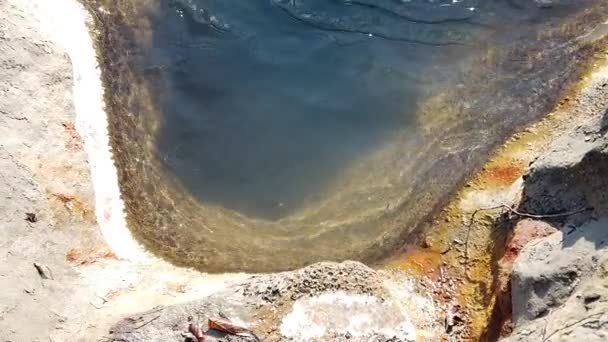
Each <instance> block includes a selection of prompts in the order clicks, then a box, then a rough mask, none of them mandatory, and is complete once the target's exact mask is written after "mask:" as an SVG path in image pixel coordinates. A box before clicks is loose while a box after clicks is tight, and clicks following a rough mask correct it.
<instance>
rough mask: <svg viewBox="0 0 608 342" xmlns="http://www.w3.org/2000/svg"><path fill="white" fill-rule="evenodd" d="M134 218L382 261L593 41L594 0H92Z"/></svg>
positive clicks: (212, 240)
mask: <svg viewBox="0 0 608 342" xmlns="http://www.w3.org/2000/svg"><path fill="white" fill-rule="evenodd" d="M90 4H93V5H94V6H92V7H94V8H97V6H98V5H99V4H102V5H103V6H104V10H103V11H98V13H97V16H98V17H97V18H98V20H99V23H100V27H101V28H102V34H101V36H100V42H99V43H100V49H101V51H102V54H103V55H104V57H103V60H102V65H103V67H104V75H105V76H104V77H105V84H106V89H108V90H109V91H108V95H107V99H106V101H107V102H108V111H109V112H110V113H109V115H110V128H111V134H112V138H113V147H114V152H115V157H116V163H117V166H118V169H119V175H120V179H121V189H122V191H123V197H124V199H125V202H126V204H127V212H128V219H129V223H130V226H131V229H132V231H133V232H134V234H135V236H136V237H137V238H138V239H139V240H140V241H141V242H143V243H144V244H145V245H146V246H148V247H149V248H150V249H151V250H153V251H155V252H157V253H159V254H160V255H162V256H164V257H167V258H168V259H170V260H172V261H174V262H176V263H179V264H182V265H188V266H194V267H197V268H199V269H202V270H206V271H234V270H249V271H270V270H281V269H289V268H294V267H298V266H302V265H304V264H307V263H311V262H314V261H319V260H343V259H359V260H363V261H376V260H379V259H381V258H383V257H384V256H386V255H388V254H390V253H391V252H393V251H395V250H396V249H398V247H399V246H400V245H401V244H402V243H403V241H404V240H405V239H407V236H408V234H409V233H410V232H412V231H413V230H414V229H415V228H417V227H419V226H420V224H421V223H423V222H424V221H425V220H426V219H428V218H429V217H430V216H431V215H432V214H433V213H434V212H435V211H436V210H437V208H439V207H440V206H441V205H442V204H443V203H444V202H445V200H446V199H447V197H449V195H450V193H451V192H452V191H454V189H456V188H457V186H458V185H459V184H460V183H461V182H462V180H463V179H464V178H466V177H467V176H468V175H469V174H470V173H471V172H472V171H473V170H475V168H476V167H477V166H478V165H479V164H480V163H481V162H482V161H483V159H484V157H485V156H486V155H487V153H488V151H490V150H491V149H492V148H493V147H494V146H496V144H497V143H500V142H501V141H502V140H503V139H504V138H506V136H508V134H510V133H511V132H513V131H514V130H515V129H517V128H519V127H521V125H523V124H525V123H526V122H530V121H531V120H535V119H537V118H539V117H540V116H542V114H543V113H545V112H546V111H547V110H548V109H549V108H550V107H551V106H552V104H553V103H554V102H555V100H556V98H557V97H558V95H559V93H560V91H562V90H564V89H565V85H567V83H568V81H569V80H571V79H573V78H574V77H575V76H576V74H577V71H578V69H577V68H578V67H579V66H580V63H581V62H583V61H584V59H585V57H586V56H587V55H589V52H590V48H589V46H588V41H585V40H584V39H583V38H582V37H583V35H584V34H585V33H587V32H589V31H590V30H592V29H593V28H594V27H595V25H596V24H597V23H599V22H601V21H603V20H605V19H604V18H605V14H606V13H607V12H608V8H607V7H608V5H605V4H602V3H601V1H592V0H588V1H577V2H574V1H561V2H556V4H555V5H552V6H538V5H537V4H536V3H535V2H533V1H523V0H521V1H518V0H510V1H507V0H487V1H482V0H476V1H472V0H459V1H455V0H449V1H443V0H433V1H431V0H411V1H396V0H352V1H350V0H334V1H329V0H263V1H262V0H260V1H257V0H256V1H253V0H251V1H239V0H235V1H228V0H223V1H220V0H172V1H149V0H138V1H131V2H107V3H104V1H101V2H95V1H91V2H90Z"/></svg>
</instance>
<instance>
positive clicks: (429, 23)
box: [154, 0, 478, 219]
mask: <svg viewBox="0 0 608 342" xmlns="http://www.w3.org/2000/svg"><path fill="white" fill-rule="evenodd" d="M476 5H477V2H476V1H462V2H461V3H458V4H457V6H455V5H454V4H452V2H451V1H450V2H447V1H440V2H424V3H423V2H419V1H417V2H412V3H411V5H408V4H407V3H405V2H401V3H400V2H397V1H375V2H374V1H321V0H316V1H283V0H272V1H270V0H268V1H241V0H236V1H226V0H225V1H203V0H197V1H171V2H167V3H166V4H165V6H163V7H162V10H161V12H160V13H159V16H158V17H157V18H156V25H157V26H156V27H155V29H154V31H155V32H156V33H157V34H156V36H155V38H154V39H155V40H154V48H155V50H156V51H157V52H158V53H159V56H157V58H166V59H167V60H168V62H167V63H169V64H171V65H172V67H171V70H170V73H169V74H168V75H167V76H166V77H168V78H169V79H170V82H171V86H170V87H169V88H168V89H167V91H169V92H170V94H168V98H169V100H168V101H166V102H165V103H164V105H163V112H164V113H165V116H164V122H163V125H162V132H161V135H160V137H159V140H158V149H159V157H160V158H162V159H163V160H164V161H165V165H166V167H167V169H168V170H169V171H170V172H171V173H173V174H175V175H176V176H177V177H178V178H179V179H180V180H181V181H182V182H183V183H184V184H186V187H187V188H188V189H189V190H190V191H192V192H193V193H194V194H195V195H196V196H197V197H199V198H200V199H201V201H204V202H205V203H209V204H212V205H219V206H222V207H225V208H229V209H233V210H236V211H238V212H240V213H242V214H245V215H247V216H252V217H260V218H265V219H278V218H281V217H284V216H285V215H288V214H289V213H291V212H292V211H293V210H296V209H299V208H300V207H301V206H302V204H303V203H304V202H306V201H307V200H308V199H310V198H314V196H315V195H316V194H318V193H319V191H320V190H321V189H323V188H324V187H325V186H327V184H328V183H330V182H332V181H333V180H334V179H335V178H336V177H340V174H341V172H342V171H343V169H344V168H346V167H348V166H349V164H350V163H351V162H352V161H353V160H355V159H357V158H359V157H361V156H364V155H366V154H368V153H369V152H370V151H371V150H373V149H375V148H378V147H379V146H382V144H384V143H385V142H386V141H387V139H390V138H391V137H392V136H394V134H395V133H397V132H400V131H402V130H403V129H404V128H407V127H412V128H413V127H415V121H416V118H415V111H416V98H417V96H418V94H417V90H418V89H419V88H422V87H428V84H431V83H432V79H430V77H431V72H429V71H427V69H429V68H430V66H431V65H433V64H437V65H443V64H445V63H450V58H451V56H452V55H453V52H452V51H453V50H454V49H451V48H450V47H452V46H453V47H458V46H460V45H463V44H467V43H471V39H470V36H471V35H472V33H470V32H471V31H473V30H475V29H477V27H478V25H477V24H476V23H475V21H474V20H475V18H476V15H475V10H476V9H475V6H476ZM167 54H170V55H167ZM176 64H177V65H176Z"/></svg>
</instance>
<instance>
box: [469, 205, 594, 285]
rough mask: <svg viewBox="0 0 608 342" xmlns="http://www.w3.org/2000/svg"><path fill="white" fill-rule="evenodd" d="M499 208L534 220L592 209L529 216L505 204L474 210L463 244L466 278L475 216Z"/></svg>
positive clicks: (585, 209) (569, 214)
mask: <svg viewBox="0 0 608 342" xmlns="http://www.w3.org/2000/svg"><path fill="white" fill-rule="evenodd" d="M501 208H504V209H507V210H508V211H509V212H511V213H512V214H515V215H517V216H520V217H527V218H535V219H542V218H556V217H566V216H572V215H576V214H580V213H583V212H585V211H589V210H593V208H592V207H585V208H580V209H577V210H572V211H566V212H563V213H555V214H543V215H539V214H530V213H524V212H521V211H518V210H517V209H515V208H513V207H511V206H510V205H508V204H505V203H501V204H500V205H497V206H494V207H488V208H479V209H476V210H475V211H474V212H473V214H472V215H471V218H470V219H469V225H468V227H467V236H466V239H465V243H464V272H465V275H467V277H468V272H467V271H468V265H469V237H470V235H471V230H472V228H473V225H474V224H475V215H477V214H478V213H479V212H481V211H487V210H496V209H501Z"/></svg>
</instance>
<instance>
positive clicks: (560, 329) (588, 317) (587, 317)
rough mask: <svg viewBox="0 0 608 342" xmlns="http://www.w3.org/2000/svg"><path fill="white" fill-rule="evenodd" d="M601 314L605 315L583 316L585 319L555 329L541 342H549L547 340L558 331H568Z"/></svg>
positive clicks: (598, 313)
mask: <svg viewBox="0 0 608 342" xmlns="http://www.w3.org/2000/svg"><path fill="white" fill-rule="evenodd" d="M603 314H605V312H597V313H594V314H591V315H588V316H585V317H583V318H581V319H579V320H576V321H574V322H571V323H568V324H566V325H565V326H563V327H561V328H559V329H556V330H554V331H553V332H552V333H550V334H549V335H547V337H545V338H544V339H543V341H542V342H547V341H549V339H550V338H551V337H553V335H555V334H557V333H558V332H560V331H564V330H566V329H568V328H572V327H573V326H575V325H577V324H579V323H582V322H584V321H586V320H588V319H590V318H593V317H597V316H601V315H603Z"/></svg>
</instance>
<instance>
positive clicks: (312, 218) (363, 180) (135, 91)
mask: <svg viewBox="0 0 608 342" xmlns="http://www.w3.org/2000/svg"><path fill="white" fill-rule="evenodd" d="M85 3H87V4H89V8H90V9H92V11H93V13H94V14H95V15H94V17H95V18H96V21H97V26H98V30H99V32H98V35H97V39H98V46H99V50H100V51H101V52H102V57H101V60H100V61H101V65H102V69H103V74H104V76H103V77H104V83H105V86H106V88H107V89H112V91H111V92H107V94H106V102H107V109H108V112H109V115H110V131H111V134H112V145H113V149H114V151H115V157H116V162H117V165H118V172H119V178H120V180H121V181H120V183H121V188H122V192H123V197H124V199H125V203H126V207H127V214H128V215H127V216H128V221H129V224H130V226H131V228H132V230H133V233H134V235H135V237H136V238H137V239H138V240H139V241H140V242H142V243H143V244H144V245H145V246H146V247H147V248H149V249H150V250H152V251H154V252H155V253H157V254H158V255H161V256H163V257H165V258H167V259H169V260H171V261H172V262H174V263H176V264H178V265H187V266H194V267H197V268H199V269H200V270H204V271H211V272H220V271H238V270H249V271H272V270H284V269H292V268H295V267H298V266H302V265H305V264H308V263H311V262H314V261H319V260H341V259H356V260H362V261H367V262H375V261H378V260H381V259H383V258H384V257H386V256H387V255H390V254H391V253H392V252H393V251H394V250H395V249H397V248H398V247H399V246H401V245H402V244H403V242H404V240H405V239H406V238H407V236H408V235H409V233H410V232H411V231H412V230H413V229H414V228H415V227H416V226H417V225H418V224H419V223H420V222H424V221H426V220H428V218H429V217H432V216H433V215H434V214H435V213H436V212H437V210H438V209H439V208H441V207H442V206H444V205H445V204H446V203H447V200H448V199H449V198H450V196H451V194H452V193H453V192H454V191H455V190H456V189H457V188H458V187H459V186H460V185H462V184H463V181H464V180H465V179H466V178H467V177H468V176H469V175H471V174H472V173H473V172H474V171H475V170H476V169H477V168H478V166H479V165H480V164H481V163H482V162H483V161H484V159H485V157H484V156H486V155H487V154H488V153H489V152H490V151H491V150H492V149H493V148H494V146H496V145H497V144H499V143H500V142H502V141H503V140H504V139H505V138H506V137H507V136H509V135H510V134H511V133H513V132H514V131H515V130H517V129H518V128H520V127H522V126H523V125H524V124H526V123H528V122H530V121H533V120H536V119H538V118H539V117H541V116H542V115H543V114H544V113H546V112H547V111H548V110H549V109H550V108H551V107H552V106H553V105H554V104H555V102H556V101H557V99H558V98H559V96H560V93H561V91H562V90H563V89H564V85H566V84H568V83H569V82H570V81H572V80H574V79H576V78H577V77H578V76H579V75H580V67H581V65H584V63H585V61H586V60H588V56H589V55H590V54H591V52H592V51H593V50H594V49H595V46H597V45H596V43H597V42H594V41H588V40H585V39H584V38H581V37H583V36H584V34H585V33H586V32H590V31H592V30H593V28H594V27H595V26H596V24H597V23H600V22H601V20H602V18H604V15H605V13H604V12H605V11H606V10H607V9H606V6H604V5H602V4H601V3H598V4H594V5H592V6H591V5H590V7H589V8H586V9H582V10H580V11H578V12H572V13H571V15H570V16H569V17H568V16H566V17H562V19H563V20H564V21H563V23H562V24H560V25H553V24H551V25H549V24H547V25H546V26H543V25H544V24H543V23H548V21H546V22H544V21H543V20H542V18H543V15H544V13H547V12H536V11H538V9H536V8H529V9H528V10H529V11H530V12H529V13H532V14H531V15H530V18H527V19H530V20H531V21H530V22H533V21H534V20H536V21H537V24H536V26H534V25H531V26H530V29H529V30H527V31H526V34H528V35H529V37H530V38H529V40H528V42H529V44H526V43H522V41H521V40H518V42H517V43H516V44H513V43H508V42H507V43H504V41H502V40H501V39H503V40H508V39H506V37H503V38H500V36H499V35H498V34H497V33H496V32H494V33H484V34H483V35H481V36H482V38H479V37H477V38H479V39H481V44H480V45H479V48H478V50H479V51H478V54H477V55H475V54H473V55H472V56H470V57H468V58H467V59H465V61H466V62H462V64H463V65H464V66H463V68H462V72H461V73H457V74H458V76H456V77H453V79H449V80H443V81H442V82H441V83H440V86H439V87H438V88H437V89H436V90H437V93H438V94H430V95H429V96H423V97H421V98H420V99H419V100H418V103H417V104H416V108H417V110H416V122H417V123H416V137H417V138H416V140H415V141H412V140H410V139H409V137H411V135H410V134H409V132H404V133H401V134H397V135H396V137H395V138H394V140H392V141H391V142H389V143H387V144H386V145H385V146H384V147H383V148H382V149H380V150H378V151H376V152H374V153H371V154H369V155H368V156H367V157H364V158H361V160H360V162H359V164H357V163H355V164H357V165H359V166H360V167H357V165H355V166H354V167H353V168H352V170H350V171H346V172H345V173H344V177H342V178H341V179H340V182H338V183H336V185H335V187H332V186H330V187H329V188H328V189H329V190H328V191H330V194H329V195H327V196H326V197H324V198H325V199H324V200H321V201H318V202H311V203H312V204H311V206H309V207H307V208H305V209H302V210H300V211H299V212H298V214H297V215H296V214H294V215H292V216H289V217H287V218H283V219H281V220H279V221H276V222H271V221H268V220H260V219H256V218H250V217H247V216H245V215H242V214H240V213H238V212H236V211H233V210H229V209H225V208H222V207H218V206H212V205H208V204H206V203H205V202H204V201H202V202H201V201H200V200H199V199H197V198H196V197H195V196H193V195H192V194H191V193H190V192H189V189H188V188H187V187H185V186H184V184H182V183H180V181H179V179H177V178H175V177H174V176H173V175H171V174H168V173H167V172H166V169H165V166H163V164H162V160H159V156H158V155H156V150H155V148H154V144H155V141H154V139H155V137H157V136H158V134H159V132H160V130H162V129H163V127H162V124H160V122H162V118H163V115H164V114H163V112H162V110H161V108H163V104H164V103H166V102H165V101H167V99H166V98H163V96H159V95H158V94H159V91H161V92H162V90H163V89H165V88H163V87H166V86H167V84H166V83H165V82H166V80H167V77H168V76H167V72H168V71H167V70H168V69H170V68H171V66H167V65H153V64H151V63H150V61H149V60H146V58H145V52H146V51H147V50H146V49H148V48H149V47H150V46H153V44H155V39H157V38H156V37H155V32H154V25H157V23H155V22H154V21H153V20H149V19H150V18H151V17H150V14H149V13H148V12H146V11H152V12H153V13H154V11H155V10H157V9H156V8H154V7H145V6H144V5H142V4H140V3H138V2H132V3H128V4H127V3H124V2H104V1H88V2H85ZM590 3H592V2H590ZM564 6H566V5H564ZM99 8H102V9H103V10H99ZM565 8H569V7H564V8H561V10H562V11H564V9H565ZM491 10H492V9H490V10H488V11H489V12H488V13H491ZM556 11H557V12H556V13H564V12H559V11H560V7H559V6H556ZM180 13H181V12H180ZM490 17H491V16H488V17H483V16H481V17H480V19H479V20H481V21H483V20H490V19H488V18H490ZM531 18H534V20H532V19H531ZM539 19H540V20H539ZM519 38H522V39H524V41H525V37H519ZM349 39H350V38H349ZM494 40H495V41H500V42H501V44H503V45H499V46H500V47H499V48H498V47H495V46H493V43H492V42H493V41H494ZM557 46H559V48H557ZM514 60H517V61H520V62H518V63H514V62H513V61H514ZM548 60H551V63H547V62H546V61H548ZM573 60H576V61H577V63H572V61H573ZM467 65H469V66H474V67H472V68H471V67H467ZM431 76H432V73H431V71H430V70H429V77H431ZM452 76H453V75H452ZM484 94H488V95H490V94H491V96H485V95H484ZM462 99H467V101H461V100H462ZM404 146H405V147H406V148H404ZM471 146H475V148H474V149H473V152H472V153H471ZM403 151H410V152H408V153H406V154H405V155H400V153H403ZM414 151H416V152H415V153H414ZM402 158H404V159H402ZM403 160H407V161H408V162H407V165H405V166H404V165H402V163H403ZM369 165H372V166H373V167H371V169H370V168H369V167H368V166H369ZM385 166H386V167H385ZM399 169H401V170H404V169H405V170H407V172H405V173H402V175H407V176H408V177H406V178H407V179H404V178H400V177H399V175H398V174H393V172H392V171H390V172H387V170H399ZM456 171H457V172H456ZM331 191H335V192H334V193H333V194H331ZM353 193H359V195H358V196H360V195H361V194H363V196H362V197H365V198H370V199H371V200H370V201H371V204H369V205H367V204H366V206H364V207H361V206H360V204H359V203H358V201H357V200H355V201H354V202H352V204H353V205H350V204H348V203H350V202H348V201H344V200H343V199H344V198H349V196H351V195H350V194H353ZM368 193H369V194H372V193H373V194H374V195H373V196H367V195H366V194H368ZM324 196H325V195H324ZM387 199H389V200H388V201H387ZM366 201H367V200H366ZM387 202H388V203H387ZM346 204H348V205H346ZM380 204H381V205H380ZM321 222H322V223H323V224H322V225H319V223H321ZM320 226H322V227H325V228H324V229H325V230H324V231H323V232H319V231H318V230H319V227H320ZM285 227H297V231H298V234H294V233H293V230H292V229H285ZM338 237H340V238H338ZM346 238H347V240H344V239H346ZM240 239H244V240H243V241H241V240H240ZM268 250H272V251H273V254H275V255H282V256H283V257H282V258H280V260H277V258H270V259H269V258H268V253H266V251H268Z"/></svg>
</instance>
